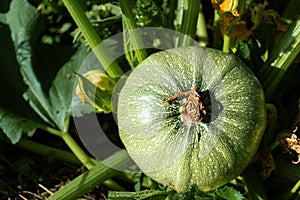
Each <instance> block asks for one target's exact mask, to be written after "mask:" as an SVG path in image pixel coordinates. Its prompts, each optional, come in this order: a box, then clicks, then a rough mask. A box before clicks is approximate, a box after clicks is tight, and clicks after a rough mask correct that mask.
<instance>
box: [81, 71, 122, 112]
mask: <svg viewBox="0 0 300 200" xmlns="http://www.w3.org/2000/svg"><path fill="white" fill-rule="evenodd" d="M76 76H77V78H78V84H77V86H76V94H77V95H78V96H79V98H80V99H81V101H82V103H83V104H85V103H88V104H90V105H92V106H94V107H95V109H96V112H105V113H108V112H111V95H112V92H113V89H114V87H115V84H116V82H115V80H114V79H112V78H111V77H109V76H107V75H106V74H105V73H104V72H103V71H101V70H91V71H88V72H87V73H85V74H82V75H80V74H76Z"/></svg>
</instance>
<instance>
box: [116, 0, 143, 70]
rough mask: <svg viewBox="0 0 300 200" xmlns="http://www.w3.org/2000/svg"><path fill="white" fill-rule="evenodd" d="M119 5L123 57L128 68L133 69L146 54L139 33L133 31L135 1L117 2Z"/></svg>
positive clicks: (124, 0) (120, 0) (135, 26)
mask: <svg viewBox="0 0 300 200" xmlns="http://www.w3.org/2000/svg"><path fill="white" fill-rule="evenodd" d="M119 5H120V7H121V10H122V21H123V35H124V48H125V55H126V58H127V60H128V62H129V64H130V66H131V67H132V68H134V67H136V66H137V65H138V64H139V63H141V62H142V61H143V60H144V59H145V58H147V56H148V54H147V51H146V49H145V46H144V42H143V40H142V38H141V36H140V33H139V32H138V31H136V30H135V29H137V28H138V27H137V25H136V22H135V21H136V20H135V16H134V14H133V12H132V11H133V9H134V7H133V5H135V1H132V0H119Z"/></svg>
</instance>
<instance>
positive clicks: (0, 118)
mask: <svg viewBox="0 0 300 200" xmlns="http://www.w3.org/2000/svg"><path fill="white" fill-rule="evenodd" d="M0 38H1V39H3V40H2V43H1V45H0V55H1V56H3V58H5V59H0V66H1V67H0V91H1V94H2V95H1V98H0V128H1V129H2V131H3V132H4V134H5V135H6V136H7V137H8V139H9V140H10V141H11V142H12V143H16V142H18V141H19V140H20V138H21V136H22V133H25V134H26V135H27V136H32V135H33V133H34V131H35V129H36V128H38V127H40V126H41V125H42V123H41V120H40V119H39V117H38V116H37V115H36V114H35V113H34V112H33V110H32V109H31V108H30V107H29V105H28V104H27V103H26V102H25V101H24V99H23V98H22V94H23V92H24V91H25V90H26V86H25V85H24V83H23V81H22V76H21V74H20V71H19V65H18V63H17V60H16V58H15V50H14V46H13V43H12V40H11V37H10V30H9V27H8V26H7V25H3V26H1V27H0Z"/></svg>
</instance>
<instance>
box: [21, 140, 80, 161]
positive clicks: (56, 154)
mask: <svg viewBox="0 0 300 200" xmlns="http://www.w3.org/2000/svg"><path fill="white" fill-rule="evenodd" d="M16 145H17V146H18V147H21V148H23V149H26V150H28V151H31V152H34V153H37V154H41V155H46V156H50V157H51V158H55V159H59V160H63V161H66V162H69V163H72V164H75V165H81V164H82V163H81V162H80V160H78V158H76V156H74V154H72V153H71V152H68V151H64V150H61V149H57V148H54V147H50V146H47V145H44V144H40V143H38V142H34V141H30V140H28V139H22V140H20V141H19V142H18V143H17V144H16Z"/></svg>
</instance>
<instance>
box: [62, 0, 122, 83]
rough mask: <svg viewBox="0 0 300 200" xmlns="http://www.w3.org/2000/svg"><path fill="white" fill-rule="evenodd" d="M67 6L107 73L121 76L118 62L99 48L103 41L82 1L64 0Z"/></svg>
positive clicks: (112, 75)
mask: <svg viewBox="0 0 300 200" xmlns="http://www.w3.org/2000/svg"><path fill="white" fill-rule="evenodd" d="M63 2H64V4H65V6H66V8H67V9H68V11H69V12H70V14H71V16H72V18H73V20H74V21H75V23H76V24H77V26H78V28H79V30H80V31H81V33H82V34H83V36H84V37H85V38H86V40H87V42H88V44H89V46H90V47H91V49H92V50H93V52H94V53H95V55H96V57H97V58H98V60H99V62H100V63H101V64H102V66H103V67H104V68H105V71H106V72H107V74H108V75H109V76H111V77H113V78H115V77H120V76H121V75H122V74H123V71H122V69H121V68H120V66H119V65H118V64H117V63H116V62H112V63H111V61H113V59H112V58H111V56H110V54H109V53H107V52H106V51H104V50H103V49H102V48H97V46H98V45H99V44H100V43H101V42H102V40H101V38H100V37H99V35H98V33H97V31H96V30H95V28H94V27H93V25H92V24H91V22H90V21H89V19H88V18H87V16H86V15H85V12H84V10H83V9H82V7H81V5H80V1H78V0H63Z"/></svg>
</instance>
